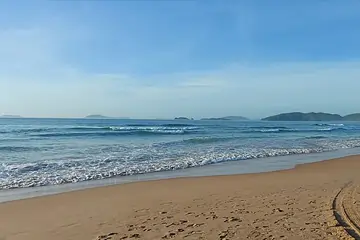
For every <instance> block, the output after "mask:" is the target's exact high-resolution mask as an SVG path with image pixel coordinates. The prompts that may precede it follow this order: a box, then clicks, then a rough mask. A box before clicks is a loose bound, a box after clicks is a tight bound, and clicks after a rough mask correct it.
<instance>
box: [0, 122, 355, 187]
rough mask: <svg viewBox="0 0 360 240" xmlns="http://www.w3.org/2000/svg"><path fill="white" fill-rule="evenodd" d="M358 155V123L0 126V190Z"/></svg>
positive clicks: (15, 124) (13, 124) (146, 123)
mask: <svg viewBox="0 0 360 240" xmlns="http://www.w3.org/2000/svg"><path fill="white" fill-rule="evenodd" d="M357 147H360V123H357V122H331V123H329V122H326V123H325V122H266V121H201V120H194V121H192V120H115V119H101V120H95V119H0V190H5V189H16V188H30V187H39V186H51V185H60V184H65V183H76V182H84V181H89V180H98V179H108V178H115V177H119V176H136V175H140V174H145V173H156V172H164V171H167V172H168V174H169V175H170V176H171V172H176V170H180V169H191V168H201V167H203V166H208V165H213V164H219V163H224V162H230V161H254V160H256V161H257V162H258V163H259V162H263V163H264V164H265V163H266V162H267V161H268V159H270V158H271V157H276V156H287V155H301V156H306V155H307V154H312V153H321V152H332V151H336V150H341V149H355V148H357ZM259 160H260V161H259Z"/></svg>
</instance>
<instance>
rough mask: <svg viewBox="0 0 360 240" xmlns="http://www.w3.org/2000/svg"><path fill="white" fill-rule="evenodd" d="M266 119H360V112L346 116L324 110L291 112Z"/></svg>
mask: <svg viewBox="0 0 360 240" xmlns="http://www.w3.org/2000/svg"><path fill="white" fill-rule="evenodd" d="M261 120H264V121H360V113H354V114H350V115H346V116H341V115H339V114H332V113H323V112H317V113H315V112H310V113H302V112H291V113H281V114H278V115H274V116H270V117H266V118H263V119H261Z"/></svg>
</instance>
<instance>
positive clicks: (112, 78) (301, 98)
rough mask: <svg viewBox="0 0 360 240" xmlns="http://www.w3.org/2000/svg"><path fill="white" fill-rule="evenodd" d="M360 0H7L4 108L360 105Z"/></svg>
mask: <svg viewBox="0 0 360 240" xmlns="http://www.w3.org/2000/svg"><path fill="white" fill-rule="evenodd" d="M359 26H360V1H358V0H353V1H352V0H348V1H332V0H326V1H325V0H319V1H313V0H304V1H288V0H274V1H267V0H259V1H251V0H237V1H231V0H227V1H210V0H209V1H155V0H154V1H37V0H34V1H27V0H23V1H22V0H18V1H10V0H4V1H0V114H11V115H22V116H25V117H83V116H86V115H89V114H102V115H107V116H114V117H132V118H173V117H176V116H188V117H194V118H201V117H221V116H227V115H241V116H246V117H249V118H254V119H257V118H262V117H265V116H268V115H272V114H276V113H280V112H290V111H304V112H311V111H316V112H318V111H324V112H333V113H339V114H348V113H352V112H360V105H359V102H360V94H359V89H360V45H359V42H360V28H359Z"/></svg>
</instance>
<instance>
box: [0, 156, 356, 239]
mask: <svg viewBox="0 0 360 240" xmlns="http://www.w3.org/2000/svg"><path fill="white" fill-rule="evenodd" d="M359 185H360V156H351V157H345V158H340V159H334V160H327V161H322V162H317V163H310V164H303V165H298V166H297V167H296V168H294V169H290V170H282V171H276V172H268V173H258V174H242V175H230V176H213V177H193V178H177V179H167V180H156V181H147V182H135V183H128V184H122V185H115V186H108V187H99V188H94V189H87V190H80V191H75V192H68V193H62V194H57V195H52V196H44V197H37V198H32V199H26V200H18V201H12V202H6V203H1V204H0V240H12V239H30V240H31V239H34V240H35V239H36V240H48V239H54V240H57V239H59V240H65V239H72V240H73V239H76V240H91V239H102V240H104V239H107V240H118V239H262V240H264V239H269V240H270V239H354V238H355V239H360V238H359V237H360V231H359V230H360V229H359V225H360V187H359Z"/></svg>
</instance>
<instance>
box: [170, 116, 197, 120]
mask: <svg viewBox="0 0 360 240" xmlns="http://www.w3.org/2000/svg"><path fill="white" fill-rule="evenodd" d="M174 119H175V120H194V119H193V118H187V117H176V118H174Z"/></svg>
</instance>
